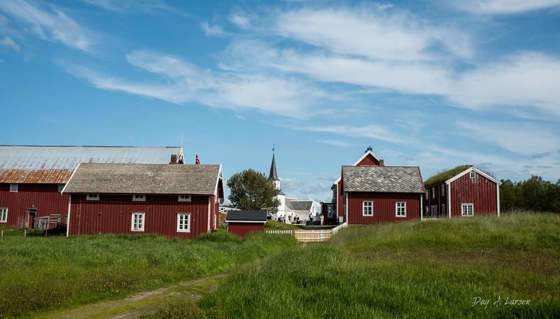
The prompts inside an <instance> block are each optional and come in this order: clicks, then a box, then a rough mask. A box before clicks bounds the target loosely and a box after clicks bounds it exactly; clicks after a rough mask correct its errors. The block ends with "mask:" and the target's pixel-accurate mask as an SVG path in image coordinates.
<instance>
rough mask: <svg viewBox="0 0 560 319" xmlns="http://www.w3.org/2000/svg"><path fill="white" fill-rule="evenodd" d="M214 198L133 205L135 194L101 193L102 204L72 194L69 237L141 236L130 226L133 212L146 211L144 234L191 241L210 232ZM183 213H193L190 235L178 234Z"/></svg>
mask: <svg viewBox="0 0 560 319" xmlns="http://www.w3.org/2000/svg"><path fill="white" fill-rule="evenodd" d="M212 198H213V197H211V198H209V197H208V196H192V201H191V202H190V203H180V202H178V201H177V196H174V195H151V196H150V195H146V201H145V202H133V201H132V195H103V194H101V195H100V200H99V201H86V200H85V195H83V194H73V195H72V203H71V206H72V207H71V212H70V234H71V235H78V234H99V233H113V234H132V233H134V234H137V233H140V234H142V232H132V231H131V230H130V223H131V218H132V213H133V212H143V213H145V215H144V216H145V226H144V232H143V233H144V234H160V235H166V236H169V237H185V238H192V237H194V236H197V235H200V234H203V233H206V232H208V209H209V203H210V205H212V202H211V201H212ZM209 201H210V202H209ZM210 208H212V207H211V206H210ZM180 212H187V213H191V232H190V233H178V232H177V213H180ZM211 226H212V225H211Z"/></svg>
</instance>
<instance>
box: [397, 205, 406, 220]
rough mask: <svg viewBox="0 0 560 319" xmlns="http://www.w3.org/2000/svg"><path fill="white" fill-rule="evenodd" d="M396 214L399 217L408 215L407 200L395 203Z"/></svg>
mask: <svg viewBox="0 0 560 319" xmlns="http://www.w3.org/2000/svg"><path fill="white" fill-rule="evenodd" d="M395 215H396V216H397V217H406V202H396V203H395Z"/></svg>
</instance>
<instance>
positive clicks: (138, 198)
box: [132, 194, 146, 202]
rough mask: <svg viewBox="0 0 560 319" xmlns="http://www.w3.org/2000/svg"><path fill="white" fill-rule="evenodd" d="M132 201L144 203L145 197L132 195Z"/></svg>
mask: <svg viewBox="0 0 560 319" xmlns="http://www.w3.org/2000/svg"><path fill="white" fill-rule="evenodd" d="M132 201H133V202H145V201H146V195H142V194H134V195H132Z"/></svg>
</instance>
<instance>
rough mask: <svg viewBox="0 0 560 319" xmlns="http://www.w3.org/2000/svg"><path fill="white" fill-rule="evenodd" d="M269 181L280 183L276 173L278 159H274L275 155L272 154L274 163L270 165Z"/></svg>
mask: <svg viewBox="0 0 560 319" xmlns="http://www.w3.org/2000/svg"><path fill="white" fill-rule="evenodd" d="M268 179H270V180H273V181H279V180H280V179H278V172H277V171H276V159H275V158H274V154H272V163H271V164H270V172H269V173H268Z"/></svg>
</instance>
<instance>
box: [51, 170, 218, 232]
mask: <svg viewBox="0 0 560 319" xmlns="http://www.w3.org/2000/svg"><path fill="white" fill-rule="evenodd" d="M62 192H63V194H70V200H69V201H70V209H69V217H68V225H69V227H68V235H69V236H70V235H80V234H101V233H113V234H133V233H149V234H159V235H165V236H169V237H184V238H192V237H195V236H197V235H200V234H203V233H208V232H211V231H213V230H215V229H216V228H217V224H218V214H219V205H220V202H221V201H222V200H223V198H224V195H223V194H224V192H223V182H222V171H221V166H220V165H202V164H197V165H173V164H92V163H86V164H80V165H79V166H78V168H77V169H76V171H75V172H74V173H73V175H72V177H71V178H70V180H69V181H68V184H67V185H66V187H65V188H64V190H63V191H62Z"/></svg>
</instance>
